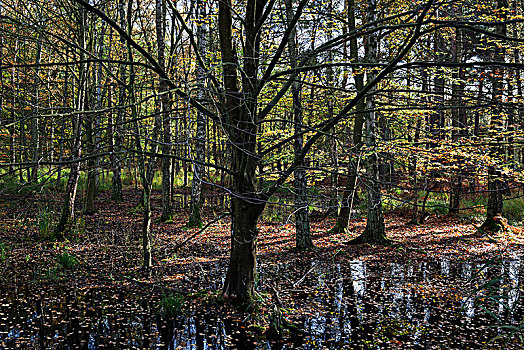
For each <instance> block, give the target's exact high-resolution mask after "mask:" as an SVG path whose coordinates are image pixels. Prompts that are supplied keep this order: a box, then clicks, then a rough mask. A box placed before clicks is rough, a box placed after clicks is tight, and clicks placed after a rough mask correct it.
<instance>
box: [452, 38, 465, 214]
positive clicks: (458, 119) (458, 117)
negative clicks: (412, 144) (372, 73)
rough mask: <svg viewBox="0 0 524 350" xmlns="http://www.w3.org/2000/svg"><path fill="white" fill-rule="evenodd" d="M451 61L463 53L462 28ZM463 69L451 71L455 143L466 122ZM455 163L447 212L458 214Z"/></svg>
mask: <svg viewBox="0 0 524 350" xmlns="http://www.w3.org/2000/svg"><path fill="white" fill-rule="evenodd" d="M452 51H453V61H454V62H461V61H462V55H463V44H462V30H461V29H456V34H455V38H454V40H453V47H452ZM464 73H465V72H464V69H463V68H456V69H455V70H454V71H453V79H452V80H453V83H452V87H451V90H452V93H451V94H452V99H451V101H452V111H451V113H452V126H453V129H452V131H451V139H452V141H453V142H454V143H457V142H458V141H459V139H460V138H462V137H464V136H465V130H466V123H467V120H465V118H464V115H465V113H466V111H465V110H464V108H463V94H464V88H465V83H464V78H465V76H464ZM453 161H454V162H455V163H456V165H457V168H458V170H457V173H456V174H453V175H452V176H451V193H450V196H449V209H448V211H449V213H450V214H458V212H459V209H460V198H461V196H462V161H463V160H462V159H461V158H458V159H454V160H453Z"/></svg>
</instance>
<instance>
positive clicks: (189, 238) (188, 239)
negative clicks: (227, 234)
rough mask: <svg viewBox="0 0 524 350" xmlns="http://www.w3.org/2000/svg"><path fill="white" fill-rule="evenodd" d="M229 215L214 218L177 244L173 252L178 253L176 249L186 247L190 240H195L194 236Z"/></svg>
mask: <svg viewBox="0 0 524 350" xmlns="http://www.w3.org/2000/svg"><path fill="white" fill-rule="evenodd" d="M229 215H231V214H230V213H225V214H222V215H220V216H219V217H218V218H216V219H214V220H211V221H210V222H208V223H207V224H206V225H205V226H204V227H202V228H201V229H200V230H199V231H198V232H195V233H193V234H192V235H191V236H189V237H187V238H186V239H185V240H184V241H183V242H181V243H179V244H177V245H176V246H175V251H178V249H180V247H182V246H184V245H186V243H187V242H189V241H190V240H192V239H193V238H195V237H196V236H198V235H199V234H201V233H202V232H204V231H205V230H206V229H207V228H208V227H209V226H211V225H213V224H214V223H215V222H217V221H220V220H222V219H223V218H225V217H226V216H229Z"/></svg>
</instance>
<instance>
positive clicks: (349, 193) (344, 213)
mask: <svg viewBox="0 0 524 350" xmlns="http://www.w3.org/2000/svg"><path fill="white" fill-rule="evenodd" d="M348 1H349V4H348V15H349V21H348V22H349V26H348V29H349V31H352V30H355V28H356V24H355V12H356V8H355V0H348ZM350 55H351V60H352V61H354V62H357V61H358V46H357V39H356V38H354V39H351V41H350ZM355 73H356V74H355V76H354V80H355V90H356V93H357V94H358V93H359V92H360V91H362V89H363V88H364V75H363V74H362V73H357V72H355ZM365 109H366V102H365V101H364V100H361V101H359V102H358V103H357V105H356V106H355V124H354V126H353V145H352V148H353V149H352V150H353V152H352V153H353V154H354V155H355V156H356V157H355V156H352V157H351V158H350V162H351V163H350V164H351V168H350V169H348V170H349V177H348V180H347V183H346V188H345V189H344V192H343V193H342V202H341V205H340V211H339V213H338V216H337V222H336V223H335V226H334V227H333V228H332V229H331V232H333V233H341V232H344V231H345V230H346V228H347V226H348V222H349V217H350V215H351V208H352V206H353V201H354V196H355V193H356V191H355V190H356V185H357V178H358V170H359V169H358V167H359V165H360V150H361V148H362V130H363V127H364V113H363V111H364V110H365Z"/></svg>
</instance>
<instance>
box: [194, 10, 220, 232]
mask: <svg viewBox="0 0 524 350" xmlns="http://www.w3.org/2000/svg"><path fill="white" fill-rule="evenodd" d="M196 11H197V12H198V13H197V18H198V22H197V40H198V51H199V53H200V56H201V57H202V59H204V62H205V57H206V50H207V43H206V35H207V24H206V16H207V11H206V2H205V1H201V0H198V1H197V4H196ZM205 78H206V71H205V68H204V67H202V66H200V65H199V66H198V68H197V84H198V92H197V93H198V100H199V101H202V100H203V99H204V92H205ZM196 118H197V129H196V140H195V149H194V157H195V162H193V181H192V183H191V204H190V207H189V222H188V226H189V227H200V226H202V218H201V216H200V206H201V196H202V179H203V176H204V166H203V165H202V163H203V162H204V161H205V141H206V116H205V115H204V114H203V113H202V112H201V111H197V117H196ZM215 161H216V159H215Z"/></svg>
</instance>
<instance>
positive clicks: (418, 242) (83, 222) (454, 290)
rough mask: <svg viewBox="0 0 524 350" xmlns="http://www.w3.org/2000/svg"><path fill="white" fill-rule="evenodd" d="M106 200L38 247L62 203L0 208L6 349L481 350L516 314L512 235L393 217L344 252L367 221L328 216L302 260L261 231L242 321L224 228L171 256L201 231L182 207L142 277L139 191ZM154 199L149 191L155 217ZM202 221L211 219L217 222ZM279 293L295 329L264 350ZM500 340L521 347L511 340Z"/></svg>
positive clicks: (446, 221) (517, 272) (1, 334)
mask: <svg viewBox="0 0 524 350" xmlns="http://www.w3.org/2000/svg"><path fill="white" fill-rule="evenodd" d="M107 196H108V194H107V193H102V194H101V199H100V202H99V207H98V212H97V213H96V214H94V215H92V216H81V215H80V220H79V223H78V225H77V227H76V230H75V233H74V235H73V236H72V237H71V239H70V241H66V242H62V243H58V242H53V241H52V240H49V239H42V230H43V229H46V225H45V222H43V220H53V219H52V218H49V217H48V218H47V219H46V217H45V216H44V215H43V214H42V213H43V212H44V211H45V212H49V213H51V214H53V215H54V214H56V213H57V212H58V206H59V205H60V201H59V200H58V199H53V198H46V197H35V198H33V200H31V201H26V202H25V203H24V204H20V203H17V202H14V201H4V202H2V203H1V206H0V230H1V231H0V248H1V250H0V253H1V254H0V266H1V267H2V271H4V273H3V274H2V275H1V276H0V286H1V287H0V348H10V347H15V346H18V347H28V348H31V347H42V348H68V347H74V346H76V345H78V346H83V347H87V348H93V349H95V348H102V347H106V348H107V347H130V348H133V347H134V348H191V347H194V348H195V347H196V348H205V347H208V348H211V349H226V348H248V349H268V348H271V349H282V348H286V349H289V348H306V349H317V348H348V349H352V348H355V349H357V348H369V349H376V348H392V347H393V348H395V347H396V348H402V349H406V348H413V349H424V348H428V349H429V348H434V346H440V345H441V344H445V346H446V348H449V349H451V348H457V349H459V348H464V347H466V346H467V347H469V348H473V349H477V348H479V349H480V348H482V345H483V344H485V343H486V342H487V341H489V340H490V339H491V338H493V337H494V336H496V335H497V334H498V333H497V332H500V329H501V328H489V327H490V326H492V325H494V324H495V323H494V322H495V321H494V320H495V318H494V317H493V316H495V317H497V318H498V319H499V320H500V321H501V322H503V323H505V324H508V325H511V326H519V323H518V322H519V320H522V318H523V317H524V310H523V303H522V300H521V298H522V295H521V290H522V283H523V281H524V268H523V266H522V265H523V264H522V263H521V259H522V252H523V251H524V250H523V239H522V233H521V232H518V231H517V232H516V233H514V234H510V233H503V234H501V235H500V236H498V237H481V236H479V235H478V234H476V232H475V228H474V226H473V225H472V224H471V223H462V222H461V221H460V220H459V219H457V218H454V217H442V218H436V217H431V218H429V220H428V221H427V222H425V223H424V225H419V226H413V225H406V224H405V222H407V221H408V220H406V219H405V218H403V217H402V216H398V215H395V216H388V217H387V228H388V236H389V237H390V238H392V239H393V240H395V241H396V242H397V244H396V245H394V246H392V247H382V246H371V245H361V246H348V245H346V244H345V242H347V241H349V240H350V239H351V238H353V237H355V236H356V235H357V234H359V233H360V232H361V231H362V230H363V228H364V226H365V223H364V221H352V222H351V223H350V227H349V232H352V233H349V234H338V235H333V234H329V233H328V231H329V229H330V228H331V226H332V225H333V221H332V220H330V219H326V220H324V221H319V222H314V223H312V233H313V241H314V243H315V245H316V247H317V249H315V250H314V251H308V252H301V251H296V250H295V249H294V248H293V246H294V230H293V226H292V225H291V224H289V223H288V224H279V223H275V222H268V223H267V224H266V223H264V222H262V223H261V224H260V236H259V265H258V274H257V290H258V293H259V296H258V297H257V298H256V300H255V302H254V304H253V305H252V309H253V310H256V312H247V311H244V310H239V309H238V308H235V307H233V306H232V305H231V304H230V303H229V301H228V300H227V299H224V298H223V297H222V296H221V295H220V293H219V291H220V288H221V286H222V283H223V279H224V275H225V270H226V268H227V263H228V254H229V242H230V238H229V220H228V219H224V220H222V221H219V222H218V223H217V224H215V225H213V226H211V227H210V228H209V229H208V230H206V231H204V232H203V233H202V234H200V235H198V236H197V237H195V239H193V240H191V241H190V242H189V243H188V244H187V245H184V246H183V247H181V248H180V249H178V250H176V249H175V247H176V246H177V244H178V243H180V242H182V241H183V240H184V239H185V238H186V237H188V235H191V234H193V233H195V232H197V231H198V229H188V228H187V227H186V226H185V224H186V218H187V212H186V210H185V209H183V208H182V207H180V208H177V209H176V210H175V212H176V214H175V217H174V220H173V222H172V223H169V224H160V223H157V222H155V223H154V224H153V241H154V242H153V257H154V260H153V268H152V270H151V273H150V275H144V273H143V272H142V271H141V269H140V263H141V258H140V254H141V247H140V241H139V239H140V225H141V217H140V215H141V212H140V210H138V209H136V208H135V204H136V203H138V202H139V201H138V198H139V197H138V196H139V193H138V192H134V191H126V192H125V196H126V198H125V201H123V202H114V201H111V200H109V199H108V198H107ZM213 200H214V201H217V199H216V198H215V199H213ZM158 201H159V196H158V194H156V196H155V201H154V202H153V208H154V211H155V214H158V212H159V210H158V208H159V202H158ZM181 203H182V204H181V206H183V205H184V204H183V199H181ZM217 203H218V202H217ZM215 209H217V208H216V203H215ZM217 210H218V209H217ZM205 214H206V217H205V219H204V221H205V222H207V221H208V220H212V219H213V217H214V214H213V213H212V212H209V211H208V212H206V213H205ZM51 217H52V215H51ZM155 219H156V217H154V218H153V220H155ZM48 224H52V223H48ZM48 226H49V225H48ZM493 238H495V239H493ZM492 258H493V260H490V259H492ZM495 258H496V259H495ZM486 261H489V262H490V263H489V266H484V264H485V262H486ZM490 281H495V282H493V283H492V284H489V285H488V283H489V282H490ZM483 285H484V286H486V287H485V288H479V286H480V287H482V286H483ZM488 287H489V288H488ZM275 292H277V293H278V299H279V300H280V301H281V302H282V304H283V305H282V306H283V307H284V308H283V309H282V310H281V311H282V312H283V314H284V316H285V317H286V318H287V319H288V320H290V321H292V322H294V323H295V324H296V325H298V327H299V329H300V331H299V332H294V333H290V334H288V335H287V336H284V338H283V339H280V340H278V341H277V340H273V341H269V340H267V338H266V337H265V335H264V333H263V331H264V330H265V329H266V328H267V326H268V322H269V320H270V317H269V316H270V314H271V311H272V310H273V307H274V302H275V296H273V297H271V295H272V294H274V293H275ZM491 296H493V297H492V298H491ZM497 298H498V299H497ZM481 300H484V301H485V300H491V304H490V303H488V304H483V305H482V306H483V307H485V310H487V311H489V312H488V313H486V312H485V311H483V307H481V305H479V303H480V302H481ZM494 301H497V302H494ZM499 301H501V302H499ZM505 332H506V335H507V332H508V331H505ZM503 339H510V342H509V343H508V344H505V345H504V346H506V347H508V348H511V347H514V348H521V345H522V344H518V343H516V338H515V337H513V336H512V335H507V336H506V337H505V338H503ZM501 341H502V340H499V343H497V344H498V345H497V346H501V345H502V343H501Z"/></svg>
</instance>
